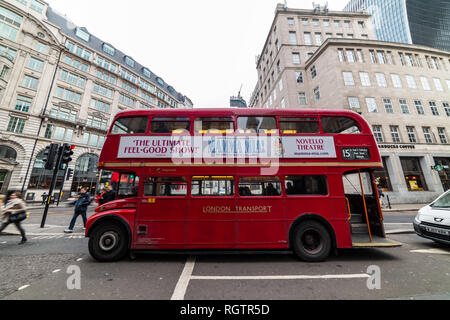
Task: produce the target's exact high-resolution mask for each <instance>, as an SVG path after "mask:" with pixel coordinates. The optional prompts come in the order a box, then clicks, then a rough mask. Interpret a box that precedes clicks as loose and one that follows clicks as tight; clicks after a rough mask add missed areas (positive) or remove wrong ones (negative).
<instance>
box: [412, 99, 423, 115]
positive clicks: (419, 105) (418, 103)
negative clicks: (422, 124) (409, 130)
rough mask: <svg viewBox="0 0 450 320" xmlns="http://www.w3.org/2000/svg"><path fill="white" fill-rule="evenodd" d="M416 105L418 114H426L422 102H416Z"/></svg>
mask: <svg viewBox="0 0 450 320" xmlns="http://www.w3.org/2000/svg"><path fill="white" fill-rule="evenodd" d="M414 105H415V106H416V110H417V113H418V114H420V115H424V114H425V109H424V108H423V105H422V101H420V100H414Z"/></svg>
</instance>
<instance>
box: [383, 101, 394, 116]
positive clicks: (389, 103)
mask: <svg viewBox="0 0 450 320" xmlns="http://www.w3.org/2000/svg"><path fill="white" fill-rule="evenodd" d="M383 103H384V109H385V110H386V113H394V107H393V106H392V101H391V99H383Z"/></svg>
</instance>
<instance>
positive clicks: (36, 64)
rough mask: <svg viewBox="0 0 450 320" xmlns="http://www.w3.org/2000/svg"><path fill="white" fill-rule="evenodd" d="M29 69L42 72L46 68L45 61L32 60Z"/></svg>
mask: <svg viewBox="0 0 450 320" xmlns="http://www.w3.org/2000/svg"><path fill="white" fill-rule="evenodd" d="M28 68H31V69H33V70H36V71H42V69H43V68H44V61H41V60H39V59H36V58H30V62H29V63H28Z"/></svg>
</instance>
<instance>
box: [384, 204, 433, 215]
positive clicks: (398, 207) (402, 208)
mask: <svg viewBox="0 0 450 320" xmlns="http://www.w3.org/2000/svg"><path fill="white" fill-rule="evenodd" d="M428 204H429V203H423V204H414V203H413V204H392V205H391V209H387V208H383V212H385V213H392V212H407V211H408V212H409V211H412V212H417V211H419V209H422V208H423V207H425V206H427V205H428Z"/></svg>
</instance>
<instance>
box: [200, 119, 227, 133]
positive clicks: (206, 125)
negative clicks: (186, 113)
mask: <svg viewBox="0 0 450 320" xmlns="http://www.w3.org/2000/svg"><path fill="white" fill-rule="evenodd" d="M194 128H195V132H196V133H202V134H205V133H211V134H224V133H233V132H234V122H233V118H232V117H211V118H196V119H195V122H194Z"/></svg>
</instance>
